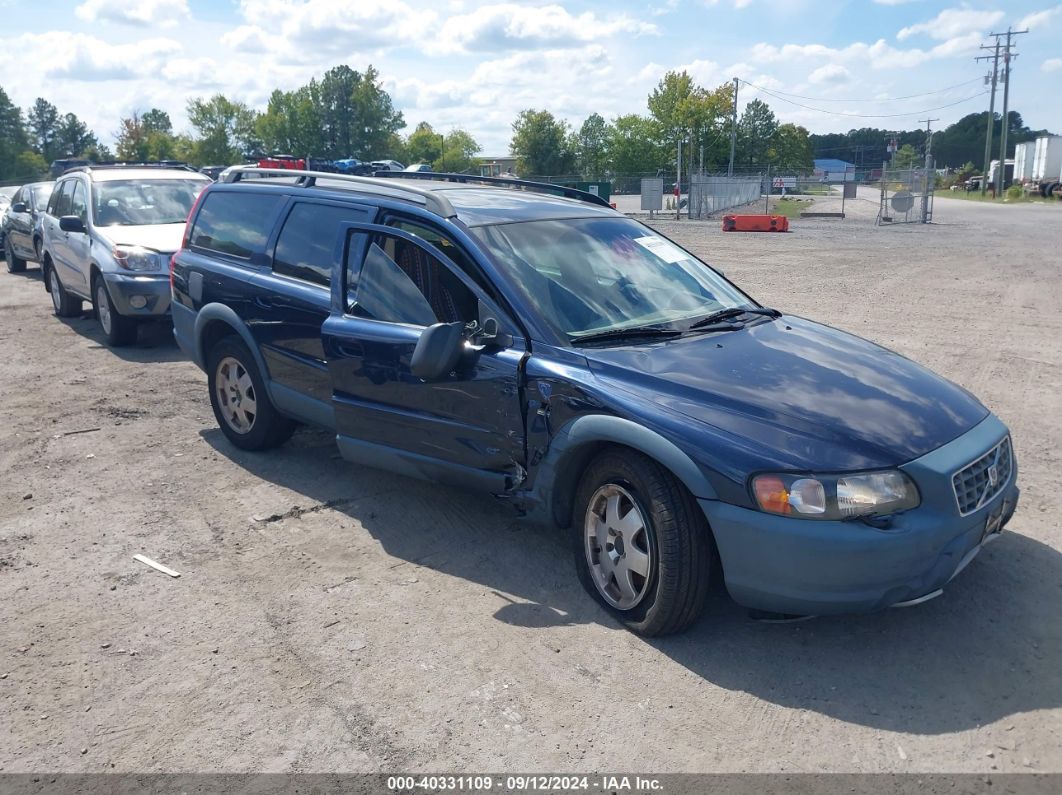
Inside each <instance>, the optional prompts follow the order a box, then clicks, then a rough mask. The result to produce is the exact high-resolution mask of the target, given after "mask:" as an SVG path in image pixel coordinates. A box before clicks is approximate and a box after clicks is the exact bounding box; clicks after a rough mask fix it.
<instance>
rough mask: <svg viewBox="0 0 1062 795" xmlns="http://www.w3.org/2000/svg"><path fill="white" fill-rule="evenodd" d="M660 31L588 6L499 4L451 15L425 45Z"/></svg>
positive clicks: (526, 44) (557, 41)
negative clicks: (572, 9)
mask: <svg viewBox="0 0 1062 795" xmlns="http://www.w3.org/2000/svg"><path fill="white" fill-rule="evenodd" d="M656 32H657V27H656V25H654V24H652V23H649V22H641V21H639V20H635V19H632V18H631V17H628V16H624V15H621V16H616V17H610V18H607V19H606V18H601V17H598V16H597V15H595V14H594V13H593V12H590V11H586V12H584V13H582V14H578V15H574V14H571V13H570V12H568V11H567V10H566V9H565V8H563V7H562V6H559V5H547V6H539V7H528V6H522V5H516V4H514V3H499V4H496V5H486V6H481V7H479V8H477V9H476V10H475V11H473V12H471V13H469V14H458V15H455V16H452V17H450V18H449V19H447V20H446V22H444V23H443V25H442V28H441V29H440V30H438V31H433V32H432V33H431V35H430V37H429V38H428V40H427V41H426V42H425V49H426V50H428V51H429V52H436V53H447V52H500V51H505V50H512V49H516V48H519V49H528V48H541V47H571V46H577V45H582V44H586V43H589V42H594V41H599V40H601V39H603V38H608V37H609V36H613V35H616V34H617V33H629V34H633V35H644V34H655V33H656Z"/></svg>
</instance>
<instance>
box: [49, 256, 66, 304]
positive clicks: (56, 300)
mask: <svg viewBox="0 0 1062 795" xmlns="http://www.w3.org/2000/svg"><path fill="white" fill-rule="evenodd" d="M48 284H49V286H50V287H51V288H52V306H54V307H55V311H56V313H58V312H59V310H60V309H61V308H62V300H63V299H62V298H60V297H59V291H60V290H62V289H63V288H62V287H60V286H59V277H58V276H56V275H55V268H54V267H52V268H49V269H48Z"/></svg>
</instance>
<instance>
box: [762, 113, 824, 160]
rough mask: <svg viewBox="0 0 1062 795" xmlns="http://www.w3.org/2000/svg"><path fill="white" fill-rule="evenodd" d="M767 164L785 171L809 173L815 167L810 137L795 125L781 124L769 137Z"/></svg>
mask: <svg viewBox="0 0 1062 795" xmlns="http://www.w3.org/2000/svg"><path fill="white" fill-rule="evenodd" d="M766 154H767V162H768V163H770V164H771V165H772V166H775V167H777V168H781V169H785V170H787V171H811V170H812V169H813V168H814V167H815V162H814V158H813V156H812V150H811V136H810V135H809V134H808V131H807V130H806V129H805V128H803V127H800V126H798V125H796V124H783V125H781V126H780V127H778V128H777V129H776V130H775V131H774V134H773V135H772V136H771V139H770V142H769V145H768V146H767V153H766Z"/></svg>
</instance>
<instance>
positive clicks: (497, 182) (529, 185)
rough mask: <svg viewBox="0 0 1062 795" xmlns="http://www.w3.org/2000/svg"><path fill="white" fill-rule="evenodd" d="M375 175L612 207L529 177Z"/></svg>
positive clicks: (589, 195)
mask: <svg viewBox="0 0 1062 795" xmlns="http://www.w3.org/2000/svg"><path fill="white" fill-rule="evenodd" d="M375 176H377V177H388V178H391V179H423V180H428V181H436V182H460V183H462V184H466V185H494V186H498V187H503V188H513V189H518V190H526V191H530V192H531V193H548V194H551V195H554V196H563V197H564V198H566V199H577V200H579V201H583V202H587V203H589V204H597V205H599V206H601V207H608V208H609V209H612V205H611V204H610V203H609V202H607V201H605V200H604V199H602V198H601V197H600V196H595V195H594V194H593V193H588V192H587V191H585V190H578V189H577V188H568V187H565V186H564V185H553V184H552V183H549V182H532V181H531V180H527V179H509V178H507V177H477V176H474V175H472V174H447V173H443V172H436V171H377V172H376V174H375Z"/></svg>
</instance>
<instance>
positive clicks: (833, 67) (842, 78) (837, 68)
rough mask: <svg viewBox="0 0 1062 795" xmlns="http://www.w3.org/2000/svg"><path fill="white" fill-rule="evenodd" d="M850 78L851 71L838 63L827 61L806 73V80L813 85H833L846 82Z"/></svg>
mask: <svg viewBox="0 0 1062 795" xmlns="http://www.w3.org/2000/svg"><path fill="white" fill-rule="evenodd" d="M851 79H852V75H851V73H850V72H849V71H848V70H847V69H845V68H844V67H843V66H841V65H840V64H839V63H829V64H826V65H825V66H820V67H819V68H818V69H816V70H815V71H814V72H812V73H811V74H810V75H808V82H809V83H813V84H814V85H827V86H835V85H839V84H841V83H847V82H848V81H849V80H851Z"/></svg>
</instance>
